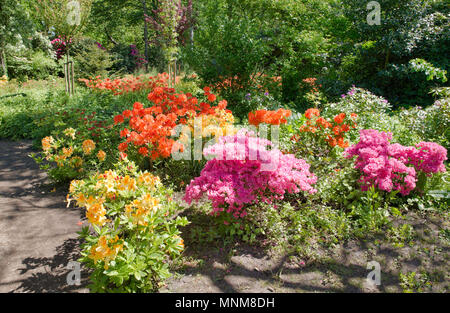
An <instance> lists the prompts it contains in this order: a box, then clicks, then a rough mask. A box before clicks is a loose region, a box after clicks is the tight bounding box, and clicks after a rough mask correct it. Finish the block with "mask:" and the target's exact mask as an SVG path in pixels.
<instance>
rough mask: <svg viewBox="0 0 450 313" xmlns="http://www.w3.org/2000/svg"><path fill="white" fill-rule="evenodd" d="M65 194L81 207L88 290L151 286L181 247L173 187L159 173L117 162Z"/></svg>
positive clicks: (151, 288) (163, 274)
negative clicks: (83, 221) (162, 179)
mask: <svg viewBox="0 0 450 313" xmlns="http://www.w3.org/2000/svg"><path fill="white" fill-rule="evenodd" d="M68 197H70V198H72V199H74V200H75V201H76V203H77V205H78V206H79V207H83V208H85V209H86V217H87V219H88V221H89V223H90V225H91V226H92V229H93V230H92V229H91V230H90V228H89V227H88V226H86V227H84V228H83V230H82V232H81V236H80V237H81V238H83V239H84V243H83V245H82V255H83V257H82V258H81V259H80V260H81V261H82V262H83V263H86V265H87V266H88V267H90V268H93V272H92V273H91V276H90V278H91V282H92V284H91V286H90V287H91V290H92V291H93V292H154V291H157V290H158V289H159V288H160V287H161V283H162V282H163V281H164V280H165V279H166V278H168V277H169V276H170V272H169V261H170V260H171V259H174V258H177V257H178V256H179V255H180V254H181V252H182V251H183V250H184V243H183V239H182V238H181V237H180V231H179V230H178V227H179V226H185V225H186V224H187V223H188V221H187V219H186V218H182V217H179V216H178V217H175V215H176V213H178V209H177V206H176V204H175V202H174V201H173V199H172V191H171V190H170V189H167V188H165V187H164V186H163V185H162V184H161V182H160V180H159V178H158V177H156V176H153V175H152V174H150V173H148V172H138V171H137V170H136V166H135V165H134V164H132V163H127V162H125V163H122V164H119V165H118V168H117V170H115V171H114V170H109V171H106V172H104V173H103V174H97V175H95V176H92V177H91V178H89V179H86V180H82V181H72V183H71V185H70V193H69V195H68Z"/></svg>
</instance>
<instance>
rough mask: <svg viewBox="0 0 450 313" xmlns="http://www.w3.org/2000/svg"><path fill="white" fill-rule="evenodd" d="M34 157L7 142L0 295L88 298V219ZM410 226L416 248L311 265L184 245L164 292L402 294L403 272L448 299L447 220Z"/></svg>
mask: <svg viewBox="0 0 450 313" xmlns="http://www.w3.org/2000/svg"><path fill="white" fill-rule="evenodd" d="M31 152H33V150H32V143H31V142H30V141H21V142H8V141H0V292H88V289H87V287H86V286H87V284H88V277H87V271H86V270H85V269H83V268H81V285H80V286H77V285H69V284H68V283H67V280H66V278H67V275H68V274H69V273H70V272H71V269H68V268H67V265H68V263H69V262H71V261H76V260H77V259H78V257H79V248H78V247H79V241H78V240H77V237H78V235H77V231H79V230H80V229H81V225H80V222H82V221H84V216H83V214H82V212H81V211H80V210H79V209H76V208H74V207H73V206H71V207H69V208H67V207H66V202H65V196H66V192H67V190H66V189H67V186H62V187H56V188H55V186H53V185H51V184H50V183H49V181H48V179H47V177H46V174H45V172H43V171H41V170H40V169H39V167H38V166H37V165H36V164H35V162H34V161H33V160H32V159H31V158H30V157H29V156H28V155H29V154H30V153H31ZM404 222H407V223H410V224H412V225H413V226H414V229H415V231H416V233H417V238H415V241H414V243H413V244H411V245H410V246H409V245H406V246H405V247H394V246H393V245H392V243H389V242H386V241H383V240H380V241H379V242H376V241H371V242H364V241H361V242H359V241H351V242H349V243H345V244H344V243H342V244H338V245H336V246H335V247H334V248H332V249H323V250H322V251H319V252H318V253H317V254H316V257H314V258H308V259H300V258H299V257H298V256H293V255H286V254H283V253H274V254H270V253H267V252H264V251H263V250H262V249H260V248H257V247H253V246H248V245H245V244H239V243H236V244H235V245H233V246H226V247H221V246H218V245H217V244H214V245H213V244H211V245H196V244H191V245H190V244H189V239H188V238H185V245H186V251H185V256H186V257H185V261H184V262H183V264H182V265H178V266H177V267H176V268H175V270H174V272H175V273H174V276H173V277H172V278H171V279H169V280H168V281H167V284H166V286H165V287H164V288H162V289H161V292H198V293H207V292H258V293H265V292H267V293H270V292H280V293H285V292H401V291H403V290H404V288H402V287H401V284H400V279H399V273H408V272H416V273H417V274H418V275H419V276H417V277H422V279H421V280H420V281H417V280H418V278H417V277H416V281H414V282H413V283H411V284H412V285H414V288H416V289H421V290H418V291H432V292H448V290H449V281H450V280H449V273H448V272H449V266H448V264H449V262H448V261H449V260H448V257H449V238H448V228H449V224H448V221H446V220H442V219H439V218H434V217H433V215H432V214H430V215H429V216H428V217H426V218H425V217H423V216H419V215H417V214H412V213H411V214H408V216H407V219H406V220H405V221H404ZM443 229H447V235H446V236H443V235H442V234H443V232H442V230H443ZM370 261H377V262H378V263H379V264H380V267H381V285H379V286H377V285H373V284H371V283H369V282H368V280H367V275H368V274H369V272H370V271H371V270H372V269H367V264H368V262H370ZM425 278H426V279H425Z"/></svg>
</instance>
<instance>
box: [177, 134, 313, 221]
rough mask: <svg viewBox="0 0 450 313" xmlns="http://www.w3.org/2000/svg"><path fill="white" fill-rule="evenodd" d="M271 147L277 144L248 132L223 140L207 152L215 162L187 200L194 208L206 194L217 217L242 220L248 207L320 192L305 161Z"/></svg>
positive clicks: (190, 189)
mask: <svg viewBox="0 0 450 313" xmlns="http://www.w3.org/2000/svg"><path fill="white" fill-rule="evenodd" d="M268 146H270V147H273V144H272V143H271V142H270V141H268V140H265V139H261V138H258V137H253V136H252V133H249V132H248V131H246V130H245V129H242V130H240V131H239V132H238V133H237V134H236V135H234V136H224V137H221V138H219V142H218V143H217V144H215V145H212V146H210V147H207V148H205V149H204V151H203V154H204V155H205V156H206V157H214V158H213V159H211V160H209V161H208V163H206V166H205V168H204V169H203V170H202V172H201V174H200V177H197V178H195V179H194V180H192V181H191V183H190V184H189V186H187V188H186V193H185V196H184V200H185V201H186V202H187V203H189V204H190V203H191V202H192V201H193V200H198V199H200V198H201V197H202V195H203V194H205V193H206V194H207V196H208V198H209V199H210V200H211V201H212V205H213V212H212V213H213V214H214V213H215V214H219V213H220V212H222V211H226V212H227V213H232V214H233V215H234V217H236V218H239V217H244V216H245V215H246V214H247V212H246V211H245V209H246V208H245V206H248V205H251V204H257V203H259V202H260V201H262V202H265V203H272V202H273V201H274V200H281V199H283V198H284V195H285V193H286V192H288V193H297V192H299V191H300V190H303V191H308V192H309V193H314V192H316V190H315V189H314V188H313V187H312V186H311V185H312V184H314V183H315V182H316V180H317V178H316V176H315V175H314V174H312V173H311V172H310V171H309V165H308V164H307V163H306V162H305V161H304V160H302V159H296V158H295V157H294V156H293V155H291V154H287V155H285V154H283V153H281V151H280V150H278V149H276V148H272V149H271V150H268V149H267V147H268Z"/></svg>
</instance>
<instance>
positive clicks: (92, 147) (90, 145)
mask: <svg viewBox="0 0 450 313" xmlns="http://www.w3.org/2000/svg"><path fill="white" fill-rule="evenodd" d="M41 144H42V153H40V154H35V153H32V154H31V157H32V158H33V159H34V160H35V161H36V162H37V163H38V164H40V167H41V169H43V170H46V171H48V175H49V177H50V178H52V179H53V180H54V181H56V182H63V181H70V180H72V179H74V178H78V177H81V176H83V175H84V174H85V173H88V172H89V171H91V170H94V171H95V170H98V169H100V168H105V167H106V164H104V162H105V160H106V157H107V153H106V152H105V151H103V150H102V149H99V148H98V147H97V145H96V143H95V142H94V141H93V140H92V139H84V138H78V137H77V136H76V130H75V129H73V128H66V129H65V130H63V131H62V132H61V133H60V134H59V135H55V137H53V136H47V137H44V138H43V139H42V141H41Z"/></svg>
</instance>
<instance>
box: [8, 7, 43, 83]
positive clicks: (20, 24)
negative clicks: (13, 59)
mask: <svg viewBox="0 0 450 313" xmlns="http://www.w3.org/2000/svg"><path fill="white" fill-rule="evenodd" d="M34 32H35V31H34V26H33V24H32V23H31V21H30V19H29V15H28V12H27V10H26V9H25V6H24V5H23V2H22V1H13V0H0V66H1V70H2V72H3V75H5V76H6V77H8V64H7V60H6V47H7V45H11V46H14V45H15V44H17V43H18V42H22V41H26V40H27V38H28V37H29V36H31V35H32V34H33V33H34Z"/></svg>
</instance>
